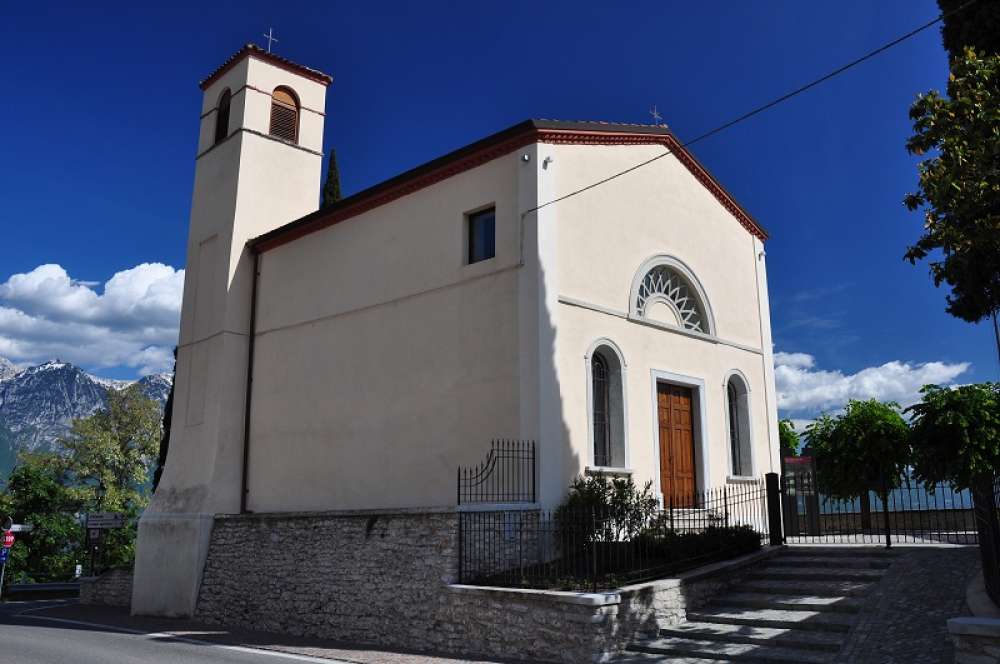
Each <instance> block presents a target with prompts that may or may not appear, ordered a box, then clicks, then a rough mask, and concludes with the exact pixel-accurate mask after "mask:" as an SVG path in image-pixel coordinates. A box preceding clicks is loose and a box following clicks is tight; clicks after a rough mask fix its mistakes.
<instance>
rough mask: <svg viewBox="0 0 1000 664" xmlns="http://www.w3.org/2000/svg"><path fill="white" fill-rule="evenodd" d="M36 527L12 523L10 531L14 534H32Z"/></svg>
mask: <svg viewBox="0 0 1000 664" xmlns="http://www.w3.org/2000/svg"><path fill="white" fill-rule="evenodd" d="M34 529H35V527H34V526H32V525H31V524H28V523H12V524H11V526H10V528H8V530H10V531H11V532H13V533H30V532H31V531H32V530H34Z"/></svg>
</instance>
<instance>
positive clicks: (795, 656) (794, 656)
mask: <svg viewBox="0 0 1000 664" xmlns="http://www.w3.org/2000/svg"><path fill="white" fill-rule="evenodd" d="M629 649H630V650H637V651H641V652H647V653H655V654H663V655H675V656H676V655H680V656H682V657H701V658H705V659H714V660H724V661H727V662H796V663H798V664H826V663H827V662H832V661H833V658H834V654H833V653H827V652H819V651H815V650H802V649H799V648H781V647H775V646H762V645H757V644H753V643H727V642H725V641H709V640H704V639H683V638H677V637H661V638H658V639H650V640H646V641H636V642H635V643H633V644H632V645H630V646H629ZM667 661H676V660H673V659H671V660H667Z"/></svg>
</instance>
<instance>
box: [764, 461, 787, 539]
mask: <svg viewBox="0 0 1000 664" xmlns="http://www.w3.org/2000/svg"><path fill="white" fill-rule="evenodd" d="M764 483H765V486H766V488H767V528H768V531H769V532H770V535H771V546H781V545H782V544H784V541H785V538H784V536H783V534H782V532H781V484H780V483H779V481H778V473H767V474H766V475H764Z"/></svg>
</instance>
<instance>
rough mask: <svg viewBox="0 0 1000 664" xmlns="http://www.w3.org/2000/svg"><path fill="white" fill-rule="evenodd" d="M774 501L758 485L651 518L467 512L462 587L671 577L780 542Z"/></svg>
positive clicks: (571, 511) (580, 512)
mask: <svg viewBox="0 0 1000 664" xmlns="http://www.w3.org/2000/svg"><path fill="white" fill-rule="evenodd" d="M774 480H775V481H774V487H775V489H774V493H775V495H774V497H773V501H774V504H775V506H776V505H777V501H778V497H777V476H775V478H774ZM767 497H768V496H767V485H766V484H765V482H764V481H763V480H754V481H750V482H746V483H741V484H735V485H730V486H726V487H722V488H718V489H712V490H710V491H704V492H697V493H695V494H694V495H684V496H677V497H675V498H673V499H668V500H667V501H665V502H666V504H665V505H664V506H663V508H662V509H656V510H653V511H651V512H645V513H643V512H642V511H641V510H638V511H637V510H634V509H632V510H629V509H626V508H621V509H615V508H614V507H589V508H569V507H565V506H564V507H561V508H559V509H556V510H552V511H546V510H497V511H476V512H463V513H461V514H460V515H459V582H460V583H469V584H474V585H485V586H506V587H524V588H549V589H563V590H590V591H595V592H596V591H597V590H598V589H601V588H614V587H618V586H621V585H623V584H627V583H636V582H640V581H646V580H650V579H655V578H659V577H663V576H666V575H669V574H673V573H676V572H679V571H682V570H685V569H690V568H693V567H697V566H699V565H703V564H707V563H709V562H714V561H716V560H722V559H726V558H731V557H735V556H738V555H741V554H744V553H749V552H751V551H754V550H756V549H758V548H759V547H760V546H761V544H762V543H764V542H766V541H768V539H769V538H771V539H772V541H773V536H774V535H773V533H771V532H770V530H769V528H768V523H769V519H768V514H769V510H768V507H769V505H768V500H767ZM777 537H778V539H779V541H780V533H779V534H778V535H777Z"/></svg>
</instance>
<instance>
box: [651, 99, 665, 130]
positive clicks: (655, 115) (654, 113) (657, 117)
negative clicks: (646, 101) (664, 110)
mask: <svg viewBox="0 0 1000 664" xmlns="http://www.w3.org/2000/svg"><path fill="white" fill-rule="evenodd" d="M649 114H650V115H652V116H653V124H655V125H658V124H660V120H662V119H663V116H662V115H660V113H659V111H657V110H656V104H653V108H651V109H649Z"/></svg>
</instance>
